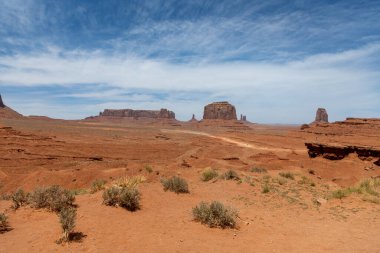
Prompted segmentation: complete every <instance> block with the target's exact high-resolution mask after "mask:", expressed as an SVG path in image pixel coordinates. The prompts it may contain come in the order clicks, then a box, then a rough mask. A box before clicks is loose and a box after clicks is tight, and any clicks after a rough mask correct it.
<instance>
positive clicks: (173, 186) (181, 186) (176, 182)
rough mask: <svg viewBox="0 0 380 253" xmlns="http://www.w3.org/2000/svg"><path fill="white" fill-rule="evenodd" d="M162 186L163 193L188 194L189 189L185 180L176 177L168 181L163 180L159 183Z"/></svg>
mask: <svg viewBox="0 0 380 253" xmlns="http://www.w3.org/2000/svg"><path fill="white" fill-rule="evenodd" d="M161 183H162V185H163V186H164V191H168V190H169V191H172V192H175V193H188V192H189V187H188V184H187V182H186V180H185V179H183V178H181V177H177V176H173V177H172V178H169V179H163V180H162V181H161Z"/></svg>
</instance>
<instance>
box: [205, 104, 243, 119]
mask: <svg viewBox="0 0 380 253" xmlns="http://www.w3.org/2000/svg"><path fill="white" fill-rule="evenodd" d="M203 119H221V120H237V117H236V109H235V106H233V105H231V104H230V103H228V102H214V103H211V104H208V105H206V106H205V108H204V113H203Z"/></svg>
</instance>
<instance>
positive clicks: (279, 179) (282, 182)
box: [272, 177, 287, 185]
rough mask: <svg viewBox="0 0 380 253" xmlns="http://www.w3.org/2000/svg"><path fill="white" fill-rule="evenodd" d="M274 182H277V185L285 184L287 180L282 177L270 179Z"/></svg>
mask: <svg viewBox="0 0 380 253" xmlns="http://www.w3.org/2000/svg"><path fill="white" fill-rule="evenodd" d="M272 181H273V182H274V183H278V184H279V185H285V184H286V183H287V180H286V179H285V178H283V177H275V178H273V179H272Z"/></svg>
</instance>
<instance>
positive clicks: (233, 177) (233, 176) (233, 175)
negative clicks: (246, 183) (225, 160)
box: [222, 170, 240, 181]
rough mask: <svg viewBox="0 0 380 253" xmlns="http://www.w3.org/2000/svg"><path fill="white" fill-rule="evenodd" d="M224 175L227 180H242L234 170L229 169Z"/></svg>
mask: <svg viewBox="0 0 380 253" xmlns="http://www.w3.org/2000/svg"><path fill="white" fill-rule="evenodd" d="M222 177H223V179H225V180H237V181H238V180H240V177H239V175H238V174H237V173H236V171H234V170H228V171H227V172H226V173H224V174H223V176H222Z"/></svg>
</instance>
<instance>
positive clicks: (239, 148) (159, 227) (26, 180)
mask: <svg viewBox="0 0 380 253" xmlns="http://www.w3.org/2000/svg"><path fill="white" fill-rule="evenodd" d="M360 127H361V126H359V127H358V125H355V124H351V125H339V124H337V125H331V124H330V125H328V126H314V127H311V128H308V129H305V130H303V131H301V130H300V127H299V126H282V125H259V124H250V123H242V122H238V121H231V122H215V121H208V122H201V123H187V122H186V123H185V122H177V121H157V122H154V121H148V120H120V121H63V120H52V119H47V118H38V117H34V118H8V119H7V118H2V119H0V187H1V188H0V193H1V194H10V193H12V192H14V191H16V190H17V189H18V188H20V187H22V188H23V189H25V190H27V191H32V190H34V189H35V188H36V187H39V186H49V185H54V184H58V185H61V186H63V187H66V188H68V189H72V190H74V189H76V190H78V189H82V190H81V191H79V192H81V194H79V195H77V196H76V202H75V203H76V204H77V206H78V207H77V212H78V215H77V225H76V227H75V231H76V232H81V233H83V235H84V237H83V238H82V240H81V241H78V242H71V243H66V244H63V245H62V244H60V245H59V244H57V243H56V242H55V241H56V240H57V239H58V238H60V237H61V234H62V231H61V228H60V225H59V222H58V217H57V215H56V214H55V213H53V212H49V211H46V210H43V209H33V208H31V207H28V206H26V207H21V208H19V209H17V210H13V209H12V208H11V206H12V202H11V201H9V200H0V212H4V213H5V214H6V215H7V216H8V217H9V223H10V226H11V228H12V229H11V230H10V231H8V232H5V233H1V234H0V252H374V253H375V252H380V240H379V239H378V234H379V232H380V204H377V203H374V202H376V201H372V202H371V201H365V200H363V196H362V195H361V194H351V195H350V196H348V197H345V198H342V199H336V198H332V197H331V195H332V192H334V191H335V190H338V189H344V188H346V187H349V186H354V185H357V184H358V183H359V182H360V181H362V180H365V179H369V178H374V177H377V176H380V166H378V165H376V164H374V163H373V160H371V159H360V158H359V157H358V156H357V155H356V154H350V155H348V156H347V157H345V158H344V159H342V160H329V159H325V158H323V157H316V158H310V157H309V155H308V150H307V148H306V147H305V142H328V143H335V144H336V143H338V144H342V143H343V144H355V145H367V146H371V147H375V148H377V146H376V145H377V144H379V143H380V132H379V131H378V130H379V128H378V126H376V125H375V126H372V125H370V126H368V127H367V128H360ZM359 128H360V129H361V131H359V130H358V129H359ZM363 129H364V130H363ZM147 166H149V167H150V168H151V169H152V171H150V170H148V169H146V168H147ZM209 167H211V168H214V169H215V170H217V171H218V172H219V174H222V173H224V172H225V171H227V170H229V169H233V170H235V171H236V172H237V173H238V174H239V176H240V178H241V180H240V181H228V180H223V179H217V180H211V181H209V182H203V181H202V180H201V179H200V177H201V173H202V171H204V170H205V169H206V168H209ZM252 168H261V169H265V170H266V171H267V172H261V173H260V172H257V171H255V170H252ZM280 172H290V173H292V174H293V175H294V177H295V178H294V179H289V178H284V177H281V176H279V173H280ZM173 175H180V176H181V177H183V178H185V179H186V180H187V181H188V184H189V190H190V193H189V194H175V193H172V192H165V191H164V190H163V188H162V185H161V183H160V180H161V179H162V178H168V177H170V176H173ZM126 176H128V177H132V176H143V177H144V178H146V181H145V182H142V183H141V184H140V185H139V190H140V191H141V194H142V195H141V209H140V210H138V211H136V212H129V211H127V210H125V209H123V208H119V207H109V206H105V205H103V204H102V192H101V191H100V192H96V193H94V194H91V193H89V192H88V189H90V187H91V184H92V182H93V181H94V180H96V179H105V180H107V182H108V183H109V184H110V183H111V182H112V181H113V180H116V179H118V178H120V177H126ZM264 185H267V186H268V187H269V189H270V190H269V192H267V193H264V192H263V187H264ZM85 190H87V193H86V192H85ZM212 200H218V201H221V202H222V203H224V204H226V205H228V206H231V207H233V208H235V209H237V210H238V212H239V218H238V227H237V228H235V229H220V228H209V227H207V226H205V225H202V224H200V223H198V222H195V221H194V220H193V217H192V208H193V207H194V206H196V205H197V204H198V203H199V202H200V201H212Z"/></svg>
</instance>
